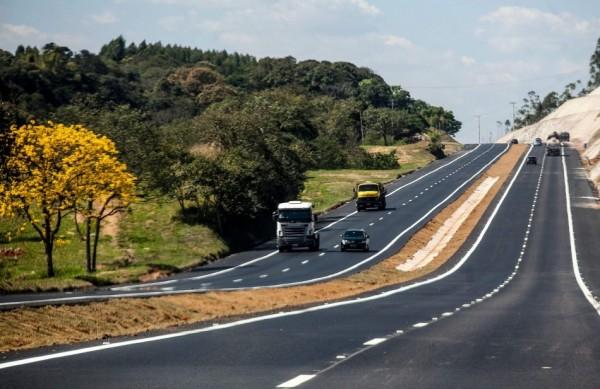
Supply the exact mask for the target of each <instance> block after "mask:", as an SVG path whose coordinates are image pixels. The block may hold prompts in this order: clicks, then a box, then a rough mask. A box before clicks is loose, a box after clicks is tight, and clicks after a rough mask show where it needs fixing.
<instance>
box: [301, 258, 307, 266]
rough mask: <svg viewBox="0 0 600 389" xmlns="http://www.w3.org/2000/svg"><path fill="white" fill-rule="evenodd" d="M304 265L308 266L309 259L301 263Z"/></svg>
mask: <svg viewBox="0 0 600 389" xmlns="http://www.w3.org/2000/svg"><path fill="white" fill-rule="evenodd" d="M300 263H301V264H303V265H306V264H307V263H308V259H305V260H304V261H302V262H300Z"/></svg>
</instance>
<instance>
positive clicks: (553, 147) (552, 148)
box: [546, 137, 560, 156]
mask: <svg viewBox="0 0 600 389" xmlns="http://www.w3.org/2000/svg"><path fill="white" fill-rule="evenodd" d="M546 155H558V156H560V141H559V140H558V139H557V138H555V137H552V138H550V139H548V140H547V141H546Z"/></svg>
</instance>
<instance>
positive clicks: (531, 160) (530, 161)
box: [527, 155, 537, 165]
mask: <svg viewBox="0 0 600 389" xmlns="http://www.w3.org/2000/svg"><path fill="white" fill-rule="evenodd" d="M527 164H528V165H537V157H535V156H533V155H531V156H529V157H527Z"/></svg>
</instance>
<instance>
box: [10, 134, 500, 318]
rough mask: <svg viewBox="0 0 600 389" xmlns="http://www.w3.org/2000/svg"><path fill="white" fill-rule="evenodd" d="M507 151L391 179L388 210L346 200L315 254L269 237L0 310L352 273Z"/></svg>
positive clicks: (24, 299)
mask: <svg viewBox="0 0 600 389" xmlns="http://www.w3.org/2000/svg"><path fill="white" fill-rule="evenodd" d="M507 148H508V146H507V145H480V146H478V147H475V148H474V149H471V150H469V151H465V152H462V153H459V154H457V155H455V156H452V157H451V158H449V160H444V161H438V162H437V163H434V164H432V165H431V166H429V167H427V168H425V169H423V170H421V171H419V172H418V173H416V174H414V175H411V176H408V177H404V178H402V179H400V180H396V181H394V182H393V183H391V184H390V185H389V186H388V199H387V204H388V208H387V209H386V210H385V211H372V212H360V213H357V212H355V211H354V204H353V203H349V204H346V205H344V206H342V207H340V208H338V209H335V210H333V211H331V212H329V213H327V214H325V215H324V216H323V217H322V218H321V220H320V224H319V228H320V229H321V231H320V234H321V247H322V249H321V250H320V251H319V252H316V253H314V252H308V251H301V250H298V251H294V252H290V253H277V252H276V251H273V250H274V242H268V243H267V244H264V245H261V246H259V247H257V248H255V249H253V250H249V251H246V252H242V253H237V254H234V255H231V256H229V257H227V258H224V259H223V260H220V261H217V262H215V263H213V264H211V265H209V266H204V267H200V268H198V269H196V270H195V271H192V272H186V273H182V274H179V275H176V276H174V277H171V278H169V279H165V280H161V281H159V282H151V283H144V284H135V285H126V286H120V287H114V288H99V289H95V290H93V291H75V292H67V293H44V294H15V295H3V296H0V309H10V308H13V307H16V306H22V305H43V304H54V303H76V302H83V301H91V300H102V299H106V298H111V297H136V296H137V297H144V296H157V295H166V294H175V293H189V292H198V291H206V290H215V289H221V290H223V289H225V290H229V289H239V288H261V287H275V286H288V285H297V284H302V283H312V282H317V281H321V280H324V279H329V278H333V277H337V276H340V275H342V274H349V273H351V272H354V271H358V270H360V269H361V268H364V267H366V266H370V265H372V264H373V263H376V262H377V261H380V260H382V259H385V258H386V257H388V256H389V255H391V254H393V253H394V252H396V251H398V250H399V249H400V247H402V245H404V244H405V242H406V241H407V240H408V238H409V237H410V236H411V234H412V233H413V232H414V231H416V230H418V229H419V228H420V227H421V226H423V225H424V224H425V223H427V221H429V220H431V218H433V217H434V216H435V215H436V214H437V213H438V212H439V211H441V210H442V209H443V207H444V206H445V205H447V204H448V203H450V202H451V201H453V200H454V199H455V198H457V197H458V196H460V194H462V193H463V192H464V191H465V190H466V189H467V188H468V186H469V184H470V183H471V182H472V181H473V180H475V179H476V178H477V177H479V176H480V174H481V173H482V172H483V171H484V170H485V169H486V168H487V167H488V166H489V165H490V164H492V163H493V162H494V161H495V160H497V159H498V158H499V157H500V156H501V155H502V154H503V153H504V152H505V151H506V150H507ZM346 228H365V229H366V230H367V231H368V232H369V234H370V235H371V236H372V241H371V248H372V250H371V252H369V253H359V252H346V253H341V252H339V248H338V244H339V234H340V232H341V231H343V230H344V229H346Z"/></svg>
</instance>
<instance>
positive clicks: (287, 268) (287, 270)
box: [281, 267, 290, 273]
mask: <svg viewBox="0 0 600 389" xmlns="http://www.w3.org/2000/svg"><path fill="white" fill-rule="evenodd" d="M289 271H290V268H289V267H286V268H285V269H282V270H281V272H282V273H287V272H289Z"/></svg>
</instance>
